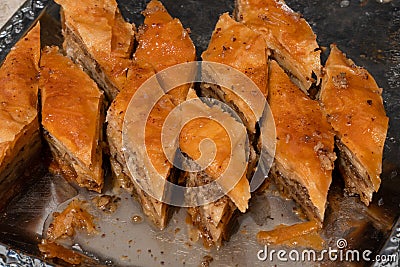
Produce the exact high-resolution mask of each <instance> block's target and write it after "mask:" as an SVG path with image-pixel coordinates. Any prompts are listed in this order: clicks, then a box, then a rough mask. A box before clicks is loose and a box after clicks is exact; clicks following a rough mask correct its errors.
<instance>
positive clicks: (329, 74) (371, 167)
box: [319, 45, 389, 205]
mask: <svg viewBox="0 0 400 267" xmlns="http://www.w3.org/2000/svg"><path fill="white" fill-rule="evenodd" d="M325 71H326V74H325V76H324V77H323V79H322V87H321V92H320V96H319V99H320V101H321V103H322V106H323V110H324V112H325V113H326V115H327V117H328V120H329V122H330V123H331V125H332V127H333V129H334V130H335V132H336V145H337V147H338V149H339V169H340V171H341V173H342V175H343V178H344V181H345V186H346V192H347V193H348V194H350V195H354V194H358V195H360V198H361V201H362V202H364V203H365V205H368V204H369V202H370V201H371V199H372V194H373V192H377V191H378V189H379V186H380V183H381V179H380V174H381V172H382V154H383V147H384V143H385V139H386V133H387V129H388V122H389V119H388V117H386V114H385V108H384V106H383V102H382V96H381V94H382V89H381V88H379V87H378V85H377V84H376V82H375V80H374V78H373V77H372V76H371V74H369V73H368V71H367V70H365V69H363V68H361V67H357V66H356V65H355V64H354V62H353V61H352V60H350V59H347V58H346V55H344V54H343V53H342V52H341V51H340V50H339V49H338V48H337V47H336V46H335V45H332V46H331V53H330V55H329V58H328V60H327V62H326V66H325Z"/></svg>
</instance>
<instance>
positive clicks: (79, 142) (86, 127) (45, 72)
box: [40, 47, 104, 192]
mask: <svg viewBox="0 0 400 267" xmlns="http://www.w3.org/2000/svg"><path fill="white" fill-rule="evenodd" d="M40 90H41V99H42V125H43V131H44V136H45V139H46V141H47V142H48V144H49V146H50V150H51V152H52V155H53V158H54V160H55V162H56V163H57V164H58V167H59V169H60V171H61V173H62V175H63V176H64V177H66V178H67V179H68V180H70V181H74V182H76V183H77V184H78V185H79V186H81V187H86V188H88V189H90V190H94V191H97V192H101V189H102V187H103V183H104V180H103V169H102V156H103V154H102V143H101V142H102V136H103V134H102V129H103V122H104V114H103V104H104V103H103V94H102V93H101V92H100V90H99V88H98V87H97V85H96V83H95V82H94V81H93V80H92V79H91V78H90V77H89V76H88V75H87V74H86V73H85V72H84V71H83V70H82V69H81V68H80V67H79V66H78V65H76V64H74V63H73V62H72V61H71V60H70V59H69V58H67V57H65V56H63V55H61V54H60V53H59V52H58V48H57V47H52V48H49V47H47V48H45V49H44V50H43V51H42V57H41V60H40Z"/></svg>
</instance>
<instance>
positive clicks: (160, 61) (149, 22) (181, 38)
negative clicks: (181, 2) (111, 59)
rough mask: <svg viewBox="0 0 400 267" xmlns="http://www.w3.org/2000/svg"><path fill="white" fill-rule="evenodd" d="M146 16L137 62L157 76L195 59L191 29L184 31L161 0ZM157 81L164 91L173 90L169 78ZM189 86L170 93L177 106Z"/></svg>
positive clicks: (140, 34) (151, 6)
mask: <svg viewBox="0 0 400 267" xmlns="http://www.w3.org/2000/svg"><path fill="white" fill-rule="evenodd" d="M143 15H144V17H145V19H144V24H143V25H142V26H140V27H139V30H138V34H137V37H136V39H137V41H138V46H137V48H136V51H135V54H134V56H133V57H134V59H135V60H139V61H144V62H147V63H149V64H151V66H152V67H153V68H154V70H155V72H156V73H158V72H160V71H162V70H164V69H166V68H168V67H171V66H174V65H177V64H180V63H186V62H190V61H194V60H195V59H196V49H195V47H194V45H193V42H192V40H191V39H190V36H189V32H188V30H186V29H184V28H183V26H182V24H181V22H180V21H179V19H176V18H175V19H174V18H172V17H171V15H170V14H168V12H167V10H166V9H165V7H164V6H163V5H162V3H161V2H160V1H157V0H152V1H150V2H149V3H148V4H147V7H146V10H144V11H143ZM193 75H194V73H193ZM158 78H159V81H160V84H161V86H162V87H163V88H164V90H165V91H168V90H169V89H171V88H169V86H168V84H169V81H170V80H169V77H165V76H162V75H160V76H159V77H158ZM172 79H173V78H172ZM189 87H190V84H185V85H182V86H179V87H177V88H173V89H172V90H171V91H168V94H170V95H171V96H172V101H173V102H174V104H179V103H181V102H183V101H185V99H186V95H187V93H188V90H189Z"/></svg>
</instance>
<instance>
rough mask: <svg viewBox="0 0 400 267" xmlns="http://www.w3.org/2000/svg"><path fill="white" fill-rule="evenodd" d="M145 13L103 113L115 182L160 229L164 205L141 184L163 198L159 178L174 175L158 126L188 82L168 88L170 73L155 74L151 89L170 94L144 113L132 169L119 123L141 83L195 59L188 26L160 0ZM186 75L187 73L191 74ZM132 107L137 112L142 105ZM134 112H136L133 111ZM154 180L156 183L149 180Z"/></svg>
mask: <svg viewBox="0 0 400 267" xmlns="http://www.w3.org/2000/svg"><path fill="white" fill-rule="evenodd" d="M143 14H144V15H145V21H144V25H142V26H141V27H140V29H139V33H138V36H137V40H138V47H137V49H136V51H135V54H134V55H133V58H134V60H133V63H132V65H131V66H130V67H129V71H128V78H127V83H126V86H125V87H124V89H123V90H122V91H121V93H120V94H119V95H118V97H117V98H116V99H115V101H113V103H112V104H111V107H110V109H109V110H108V112H107V122H108V126H107V139H108V141H109V145H110V153H111V166H112V169H113V173H114V175H115V178H116V181H117V182H118V183H119V186H120V187H124V188H127V189H130V190H133V191H134V193H135V194H136V196H137V198H138V200H139V202H140V203H141V206H142V208H143V211H144V213H145V214H146V215H147V216H148V217H149V218H150V220H151V221H152V222H153V223H154V224H155V225H156V226H157V227H158V228H160V229H163V228H164V227H165V226H166V224H167V221H168V205H167V204H165V203H162V202H161V201H159V200H157V199H156V198H154V197H152V196H150V195H149V194H148V193H146V192H145V191H143V190H142V189H143V186H148V187H149V188H150V190H154V191H153V193H155V194H156V195H158V196H160V197H161V196H162V195H163V193H164V192H163V189H164V184H158V186H157V183H156V181H157V180H156V179H157V177H162V178H163V179H164V180H168V181H172V182H175V181H176V180H177V179H178V176H179V172H178V171H176V170H175V169H174V168H173V166H172V164H171V163H170V162H169V161H168V159H167V158H166V156H165V155H164V153H163V149H162V144H161V130H162V125H163V122H164V120H165V118H166V117H167V116H168V114H169V113H170V111H171V110H172V109H173V108H175V106H176V105H177V104H179V103H181V102H183V101H184V100H185V99H186V95H187V91H188V89H189V86H190V84H187V85H183V86H179V87H177V88H174V89H172V90H171V91H168V90H167V89H168V83H169V80H168V77H165V76H158V77H157V80H158V81H159V84H158V83H157V85H155V88H154V90H155V91H156V90H157V89H159V88H161V90H163V91H164V92H166V91H168V94H166V95H163V96H162V97H161V99H160V100H159V102H158V103H157V104H156V105H155V106H154V108H153V110H152V112H151V113H150V116H149V117H148V118H145V120H146V121H147V124H146V136H145V140H146V149H145V148H143V147H142V144H137V150H136V151H130V152H132V153H130V154H131V155H132V161H133V163H134V164H136V165H137V166H139V168H137V169H135V173H133V174H131V173H130V171H129V169H128V167H127V159H126V158H125V155H124V148H123V143H122V129H123V122H124V117H125V112H126V110H127V108H128V104H129V102H130V100H131V98H132V97H133V95H134V94H135V92H136V90H137V89H138V88H139V87H140V86H141V85H142V84H143V82H145V81H146V80H147V79H148V78H150V77H151V76H153V75H155V73H156V72H160V71H162V70H164V69H165V68H167V67H170V66H173V65H176V64H179V63H185V62H188V61H193V60H195V48H194V45H193V43H192V41H191V39H190V37H189V34H188V32H187V30H185V29H184V28H183V26H182V24H181V23H180V21H179V20H178V19H173V18H172V17H171V16H170V15H169V14H168V12H167V11H166V9H165V8H164V6H163V5H162V4H161V3H160V2H159V1H151V2H150V3H149V4H148V5H147V8H146V10H145V11H144V12H143ZM186 75H188V78H190V77H189V76H190V75H192V73H188V74H186ZM193 75H194V73H193ZM164 78H165V79H164ZM144 101H148V100H144ZM135 108H136V111H137V112H139V110H140V108H141V107H139V106H137V107H135ZM132 112H133V114H135V113H134V111H132ZM138 114H139V113H138ZM130 115H132V113H131V114H130ZM131 118H132V119H133V120H139V121H143V119H144V118H141V117H139V116H137V117H135V116H131ZM145 151H146V152H147V155H148V157H149V158H150V160H151V163H152V164H153V166H154V167H155V170H156V172H157V173H151V172H146V171H145V170H149V169H151V168H146V166H144V163H145V162H146V160H145V157H147V155H145V154H143V153H144V152H145ZM160 175H161V176H160ZM138 179H139V180H140V181H143V183H146V185H141V186H139V185H138V184H137V182H136V181H138ZM152 182H154V183H153V184H152ZM161 183H162V181H161Z"/></svg>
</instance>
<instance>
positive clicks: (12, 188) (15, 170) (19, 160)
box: [0, 23, 41, 209]
mask: <svg viewBox="0 0 400 267" xmlns="http://www.w3.org/2000/svg"><path fill="white" fill-rule="evenodd" d="M39 59H40V25H39V23H38V24H37V25H36V26H34V28H33V29H31V30H30V32H28V33H27V34H26V36H25V37H23V38H21V40H20V41H18V43H17V44H16V45H15V46H14V48H12V49H11V51H10V53H9V54H8V55H7V57H6V59H5V60H4V62H3V64H2V66H1V67H0V102H1V105H0V120H1V122H2V125H1V127H0V209H2V208H4V207H5V205H6V204H7V203H8V201H9V200H10V199H11V198H12V197H13V196H15V194H16V193H17V192H18V191H19V190H20V188H21V186H22V185H23V184H24V182H26V181H27V179H28V177H27V176H25V175H24V172H25V171H26V169H28V168H29V165H30V164H31V163H32V162H33V160H34V159H35V158H37V157H38V156H39V154H40V148H41V140H40V133H39V121H38V112H37V106H38V103H37V102H38V101H37V97H38V79H37V77H38V72H39Z"/></svg>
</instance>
